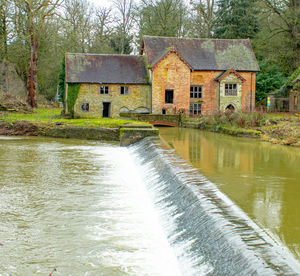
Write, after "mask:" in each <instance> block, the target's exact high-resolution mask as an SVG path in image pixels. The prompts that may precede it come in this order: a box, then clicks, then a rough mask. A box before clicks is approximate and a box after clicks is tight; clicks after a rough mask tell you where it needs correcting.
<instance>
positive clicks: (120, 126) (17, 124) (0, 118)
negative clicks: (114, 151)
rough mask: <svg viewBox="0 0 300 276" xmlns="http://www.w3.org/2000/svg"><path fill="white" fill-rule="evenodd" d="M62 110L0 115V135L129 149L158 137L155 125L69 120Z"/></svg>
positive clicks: (132, 122) (102, 119) (92, 119)
mask: <svg viewBox="0 0 300 276" xmlns="http://www.w3.org/2000/svg"><path fill="white" fill-rule="evenodd" d="M60 114H61V110H60V109H55V108H39V109H35V110H33V111H32V113H26V114H24V113H11V112H1V113H0V135H8V136H11V135H31V136H39V135H41V136H49V137H57V138H78V139H90V140H105V141H120V143H121V145H124V146H126V145H129V144H132V143H134V142H136V141H139V140H140V139H143V138H144V137H147V136H154V135H158V130H157V129H155V128H153V127H152V125H151V124H148V123H143V122H137V121H134V120H126V119H112V118H91V119H66V118H62V117H61V115H60Z"/></svg>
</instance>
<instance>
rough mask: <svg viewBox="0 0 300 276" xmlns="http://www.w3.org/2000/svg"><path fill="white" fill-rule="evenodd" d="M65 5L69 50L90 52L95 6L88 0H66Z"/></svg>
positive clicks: (65, 30) (67, 46)
mask: <svg viewBox="0 0 300 276" xmlns="http://www.w3.org/2000/svg"><path fill="white" fill-rule="evenodd" d="M63 7H64V15H63V17H64V21H65V26H64V32H65V35H66V38H67V40H68V42H69V44H68V45H66V48H67V50H72V51H74V50H75V51H80V52H82V53H86V52H88V51H89V48H90V46H91V40H92V35H93V32H94V29H93V22H92V21H93V20H92V19H93V16H94V11H93V7H92V6H91V4H90V3H89V2H88V1H87V0H65V2H64V6H63Z"/></svg>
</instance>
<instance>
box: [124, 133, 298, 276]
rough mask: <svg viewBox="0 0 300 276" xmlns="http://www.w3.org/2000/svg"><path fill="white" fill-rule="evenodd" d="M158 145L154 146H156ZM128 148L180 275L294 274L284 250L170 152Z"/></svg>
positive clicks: (145, 144) (148, 144)
mask: <svg viewBox="0 0 300 276" xmlns="http://www.w3.org/2000/svg"><path fill="white" fill-rule="evenodd" d="M155 143H158V142H155ZM155 143H153V141H151V140H150V139H148V138H147V139H145V140H143V141H141V142H139V143H137V144H135V145H132V146H131V147H130V148H129V151H130V153H131V154H132V156H133V158H134V161H135V163H136V166H137V167H138V170H140V171H141V173H142V175H143V181H144V183H145V185H146V187H147V190H148V191H149V193H150V195H151V198H152V200H153V202H154V204H155V207H156V209H157V211H158V212H159V214H160V219H161V224H162V225H163V228H164V231H165V233H166V235H167V237H168V241H169V243H170V244H171V246H172V248H173V249H174V252H175V255H176V257H177V259H178V261H179V267H180V268H181V272H182V274H183V275H299V274H298V273H299V271H300V264H299V263H298V261H296V260H295V259H294V257H293V255H292V254H291V253H290V252H289V251H288V249H287V248H285V247H284V246H282V245H281V244H280V243H279V242H277V241H275V240H274V239H273V238H271V237H270V236H269V234H267V233H266V232H264V231H263V230H262V229H261V228H259V227H258V226H257V225H256V224H255V223H254V222H253V221H252V220H251V219H250V218H249V217H247V215H246V214H245V213H243V212H242V211H241V210H240V209H239V208H238V207H237V206H236V205H235V204H234V203H233V202H232V201H231V200H230V199H229V198H228V197H226V196H225V195H224V194H223V193H221V192H220V191H219V190H218V189H217V188H216V186H215V185H214V184H213V183H211V182H209V181H208V180H207V179H205V177H203V176H201V175H199V174H198V173H197V171H196V170H195V169H193V168H191V167H190V166H189V165H188V164H186V163H185V162H184V161H181V160H179V159H178V158H177V157H175V156H174V155H173V154H172V152H170V151H168V150H164V149H162V148H160V147H157V145H155Z"/></svg>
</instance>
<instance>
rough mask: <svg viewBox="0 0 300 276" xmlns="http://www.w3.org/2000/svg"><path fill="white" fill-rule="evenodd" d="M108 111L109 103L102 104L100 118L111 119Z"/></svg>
mask: <svg viewBox="0 0 300 276" xmlns="http://www.w3.org/2000/svg"><path fill="white" fill-rule="evenodd" d="M110 109H111V103H108V102H103V107H102V117H103V118H108V117H111V114H110V113H111V112H110Z"/></svg>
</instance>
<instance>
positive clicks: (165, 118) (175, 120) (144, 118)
mask: <svg viewBox="0 0 300 276" xmlns="http://www.w3.org/2000/svg"><path fill="white" fill-rule="evenodd" d="M121 117H124V118H130V119H132V120H137V121H141V122H165V123H170V124H174V125H176V126H179V125H180V122H181V115H180V114H176V115H170V114H169V115H162V114H136V113H122V114H121Z"/></svg>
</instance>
